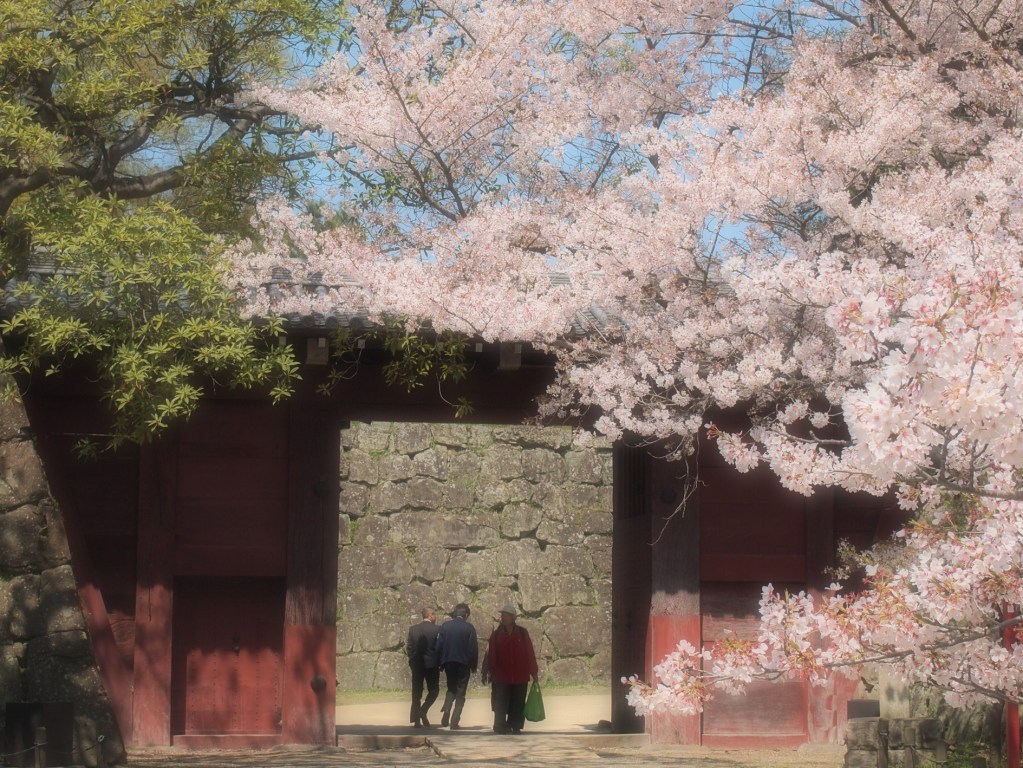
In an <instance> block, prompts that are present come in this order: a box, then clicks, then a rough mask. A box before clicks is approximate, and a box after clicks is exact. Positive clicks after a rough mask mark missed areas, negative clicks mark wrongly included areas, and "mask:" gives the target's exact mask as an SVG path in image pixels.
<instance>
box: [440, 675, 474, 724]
mask: <svg viewBox="0 0 1023 768" xmlns="http://www.w3.org/2000/svg"><path fill="white" fill-rule="evenodd" d="M444 674H445V676H446V677H447V681H448V690H447V693H445V694H444V706H443V707H442V708H441V709H442V711H443V712H444V713H445V714H448V715H449V716H450V718H451V719H450V724H451V725H458V721H459V720H460V719H461V717H462V707H464V706H465V692H466V691H467V690H468V688H469V678H470V677H471V676H472V669H470V668H469V665H468V664H459V663H458V662H457V661H449V662H448V663H447V664H445V665H444Z"/></svg>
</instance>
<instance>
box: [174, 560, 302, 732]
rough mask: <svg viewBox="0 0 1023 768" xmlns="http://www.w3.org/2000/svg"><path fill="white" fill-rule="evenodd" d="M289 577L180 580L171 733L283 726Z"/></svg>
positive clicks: (176, 587) (176, 596) (273, 729)
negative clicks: (285, 635) (282, 692)
mask: <svg viewBox="0 0 1023 768" xmlns="http://www.w3.org/2000/svg"><path fill="white" fill-rule="evenodd" d="M284 598H285V582H284V580H283V579H266V578H209V577H185V578H178V579H175V583H174V639H173V651H172V655H173V662H172V672H171V733H172V734H173V735H175V736H177V735H184V736H191V735H200V734H254V735H259V734H262V735H270V734H278V733H280V730H281V683H282V670H283V663H282V660H283V644H284V643H283V635H284Z"/></svg>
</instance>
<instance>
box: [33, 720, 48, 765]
mask: <svg viewBox="0 0 1023 768" xmlns="http://www.w3.org/2000/svg"><path fill="white" fill-rule="evenodd" d="M33 747H34V749H35V768H46V728H44V727H42V726H39V727H37V728H36V732H35V744H34V745H33Z"/></svg>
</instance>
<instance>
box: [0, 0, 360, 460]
mask: <svg viewBox="0 0 1023 768" xmlns="http://www.w3.org/2000/svg"><path fill="white" fill-rule="evenodd" d="M344 13H345V11H344V8H343V4H342V3H341V2H333V1H330V0H325V1H324V0H236V1H235V2H230V3H226V2H223V1H222V0H131V1H130V2H129V0H70V1H69V2H60V3H57V2H52V0H0V282H3V283H4V284H5V285H6V288H7V292H8V294H13V295H14V296H16V297H17V298H18V299H19V300H20V308H19V309H17V311H14V312H13V313H10V312H9V313H8V314H7V315H6V317H5V320H4V322H3V324H2V326H0V332H3V333H4V334H5V335H6V337H7V339H8V341H9V343H8V344H7V352H6V353H5V356H4V357H3V358H0V373H9V374H10V373H19V372H25V371H28V370H31V369H39V370H42V371H44V372H46V373H50V374H53V373H58V372H60V371H62V370H64V369H65V368H66V367H67V365H68V364H70V363H73V362H76V361H83V360H86V359H87V360H88V361H89V364H90V365H94V366H95V368H96V369H97V371H98V373H97V376H98V378H99V380H100V382H101V383H102V385H103V387H104V389H105V392H106V398H107V400H108V402H109V404H110V408H111V411H112V413H113V414H114V418H115V421H116V423H115V432H116V437H115V440H122V439H132V440H142V439H145V438H146V437H147V436H149V435H151V434H152V433H153V432H155V431H158V430H160V429H162V428H164V427H166V426H167V425H168V424H170V423H171V422H173V421H174V420H176V419H179V418H183V417H185V416H187V415H188V414H189V413H190V412H191V411H192V410H194V408H195V407H196V405H197V403H198V401H199V399H200V398H201V397H202V395H203V393H204V392H206V391H209V390H210V389H211V388H213V387H221V386H228V387H247V388H261V389H262V390H264V391H265V392H266V393H267V394H268V395H269V396H270V397H272V398H273V399H275V400H280V399H282V398H284V397H287V396H288V395H289V394H290V392H291V390H292V386H293V383H294V381H295V380H296V379H297V378H298V368H297V364H296V362H295V361H294V359H293V358H292V356H291V352H290V348H280V347H278V346H277V345H276V343H275V339H276V335H277V334H278V333H280V331H281V329H280V325H279V323H278V322H269V323H268V324H264V325H261V326H260V327H256V326H255V325H253V324H252V323H250V322H247V321H243V319H242V318H241V317H240V315H239V313H238V311H237V308H236V301H235V296H234V295H232V294H231V293H229V292H228V291H227V290H226V289H225V288H224V286H223V283H222V280H221V278H222V272H223V266H222V264H221V261H220V258H221V257H220V254H221V253H222V251H223V247H224V244H225V243H226V242H229V241H230V240H231V239H233V238H236V237H238V236H240V235H242V234H244V233H246V232H247V229H248V220H249V217H250V215H251V213H252V210H253V205H254V202H255V200H257V199H258V198H259V197H260V196H261V195H262V194H263V193H266V192H285V193H289V192H290V193H293V192H294V191H295V185H296V184H297V183H299V182H300V181H302V180H303V178H304V173H305V165H304V164H305V163H307V161H308V159H309V158H310V157H312V154H311V153H310V152H309V147H307V146H305V145H304V144H303V142H304V138H303V136H304V134H303V130H302V126H300V125H298V124H297V122H296V121H295V120H294V119H292V118H289V117H287V116H284V115H280V114H278V113H276V112H274V111H273V110H270V109H268V108H266V107H264V106H263V105H260V104H257V103H253V102H251V101H248V100H245V99H244V98H243V96H242V94H243V93H244V91H245V89H246V87H247V86H248V85H249V84H250V83H251V82H254V81H256V80H263V79H267V78H270V77H273V76H280V77H287V76H290V73H295V72H298V71H300V70H301V68H302V67H303V66H305V65H306V64H307V63H308V61H309V60H310V58H311V57H314V58H321V57H322V54H323V53H325V52H326V51H328V49H329V48H331V47H332V45H331V44H332V43H336V38H337V35H338V34H339V31H338V26H339V21H340V19H341V17H342V15H343V14H344Z"/></svg>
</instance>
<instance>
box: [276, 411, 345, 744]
mask: <svg viewBox="0 0 1023 768" xmlns="http://www.w3.org/2000/svg"><path fill="white" fill-rule="evenodd" d="M289 431H290V436H289V440H288V443H289V446H290V449H289V487H290V493H289V505H288V506H289V516H288V517H289V523H288V580H287V583H288V593H287V598H286V600H285V608H284V689H283V701H282V716H283V722H282V724H281V725H282V733H281V736H282V741H283V742H284V743H285V744H334V743H336V741H337V733H336V729H335V722H334V720H335V718H334V707H335V692H336V688H337V680H336V676H335V671H334V670H335V664H336V659H335V655H336V653H337V650H336V641H335V636H336V623H337V536H338V495H339V483H340V477H339V469H338V467H339V463H340V450H341V438H340V424H339V423H337V422H336V420H334V419H330V418H325V416H324V414H323V413H322V411H319V412H318V411H317V410H315V409H314V408H312V407H310V406H309V405H307V404H304V403H301V402H296V403H294V404H293V405H292V411H291V424H290V428H289Z"/></svg>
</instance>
